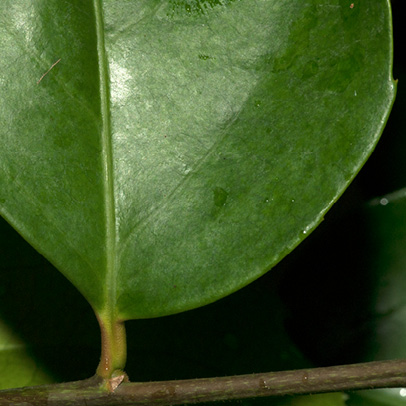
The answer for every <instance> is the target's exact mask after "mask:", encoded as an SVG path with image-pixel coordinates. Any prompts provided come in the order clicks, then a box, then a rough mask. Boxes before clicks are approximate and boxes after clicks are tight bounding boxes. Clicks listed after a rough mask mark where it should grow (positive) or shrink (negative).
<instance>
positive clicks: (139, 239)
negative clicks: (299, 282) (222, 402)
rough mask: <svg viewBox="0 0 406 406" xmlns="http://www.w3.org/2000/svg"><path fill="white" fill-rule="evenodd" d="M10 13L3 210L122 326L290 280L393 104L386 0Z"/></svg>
mask: <svg viewBox="0 0 406 406" xmlns="http://www.w3.org/2000/svg"><path fill="white" fill-rule="evenodd" d="M0 16H1V17H0V18H1V25H0V26H1V28H0V39H1V42H0V43H1V45H0V72H1V73H0V85H1V89H2V97H1V100H0V117H1V121H2V123H3V124H2V127H1V130H0V131H1V132H0V139H1V148H0V151H1V152H0V154H1V155H0V204H1V213H2V215H3V216H4V217H5V218H6V219H7V221H8V222H10V224H12V225H13V227H15V228H16V229H17V230H18V231H19V232H20V233H21V234H22V235H23V236H24V238H26V239H27V240H28V241H29V242H30V243H31V244H32V245H33V246H34V247H35V248H36V249H37V250H38V251H40V252H41V253H42V254H43V255H44V256H46V258H48V259H49V260H50V261H51V262H52V263H53V264H54V265H55V266H56V267H57V268H58V269H59V270H60V271H61V272H62V273H63V274H64V275H65V276H66V277H67V278H68V279H69V280H70V281H71V282H72V283H73V284H74V285H75V286H77V288H78V289H79V290H80V291H81V292H82V294H83V295H84V296H85V297H86V299H87V300H88V301H89V302H90V304H91V305H92V307H93V308H94V309H95V311H96V313H98V314H99V315H100V316H101V317H107V318H112V319H115V320H118V319H120V320H125V319H131V318H145V317H155V316H161V315H165V314H170V313H175V312H180V311H183V310H187V309H190V308H193V307H197V306H201V305H203V304H206V303H209V302H212V301H214V300H216V299H218V298H220V297H223V296H225V295H227V294H229V293H231V292H233V291H235V290H237V289H239V288H241V287H242V286H244V285H246V284H248V283H249V282H251V281H252V280H254V279H256V278H258V277H259V276H260V275H262V274H263V273H264V272H266V271H267V270H268V269H269V268H271V267H272V266H273V265H275V264H276V263H277V262H278V261H279V260H280V259H281V258H282V257H283V256H285V255H286V254H287V253H288V252H289V251H291V250H292V249H293V248H294V247H295V246H296V245H297V244H299V243H300V242H301V241H302V240H303V239H304V238H305V237H306V235H308V234H309V233H310V232H311V231H312V230H313V229H314V228H315V227H316V226H317V225H318V223H319V222H320V221H321V220H322V218H323V215H324V213H325V212H326V211H327V210H328V209H329V207H330V206H331V205H332V204H333V203H334V202H335V201H336V200H337V199H338V197H339V196H340V194H341V193H342V192H343V190H344V189H345V188H346V187H347V185H348V184H349V182H350V181H351V180H352V179H353V177H354V176H355V174H356V173H357V172H358V170H359V169H360V167H361V166H362V164H363V163H364V162H365V160H366V159H367V157H368V156H369V154H370V153H371V152H372V150H373V148H374V146H375V144H376V142H377V140H378V138H379V135H380V133H381V131H382V128H383V126H384V124H385V121H386V118H387V116H388V114H389V110H390V107H391V104H392V102H393V98H394V92H395V85H394V82H393V80H392V78H391V62H392V48H391V47H392V45H391V22H390V11H389V3H388V2H387V1H383V0H382V1H375V2H361V1H359V2H355V3H351V2H350V1H338V0H336V1H333V0H324V1H322V2H320V1H309V2H306V3H301V2H296V1H293V0H290V1H285V2H283V3H280V2H276V1H255V2H253V1H252V2H241V1H231V0H229V1H221V2H220V1H218V2H217V1H216V2H214V1H191V0H189V1H170V0H167V1H151V0H149V1H137V2H128V1H124V0H121V1H120V0H117V1H114V2H111V1H101V0H95V1H93V2H81V1H78V0H70V1H63V2H61V1H60V0H50V1H47V2H46V3H44V2H31V3H30V4H29V5H27V2H26V1H23V0H13V1H10V0H5V1H3V2H1V4H0ZM107 315H108V316H107Z"/></svg>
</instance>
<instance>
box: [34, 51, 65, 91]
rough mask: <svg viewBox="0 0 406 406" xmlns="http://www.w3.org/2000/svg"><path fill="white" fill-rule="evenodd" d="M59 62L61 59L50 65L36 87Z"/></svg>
mask: <svg viewBox="0 0 406 406" xmlns="http://www.w3.org/2000/svg"><path fill="white" fill-rule="evenodd" d="M60 61H61V58H59V59H58V60H57V61H56V62H54V63H53V64H52V65H51V67H50V68H49V69H48V70H47V71H46V72H45V73H44V74H43V75H42V76H41V77H40V78H39V79H38V81H37V85H38V84H39V82H41V80H42V79H44V77H45V76H46V75H48V73H49V72H50V71H51V69H52V68H53V67H54V66H55V65H56V64H57V63H59V62H60Z"/></svg>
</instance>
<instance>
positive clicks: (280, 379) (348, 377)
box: [0, 360, 406, 406]
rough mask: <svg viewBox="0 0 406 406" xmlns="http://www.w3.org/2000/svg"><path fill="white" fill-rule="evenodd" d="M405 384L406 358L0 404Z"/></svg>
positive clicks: (86, 389) (156, 401)
mask: <svg viewBox="0 0 406 406" xmlns="http://www.w3.org/2000/svg"><path fill="white" fill-rule="evenodd" d="M403 386H406V360H394V361H379V362H370V363H364V364H352V365H341V366H333V367H326V368H315V369H302V370H296V371H282V372H269V373H264V374H262V373H260V374H252V375H239V376H231V377H221V378H202V379H191V380H180V381H166V382H146V383H122V384H121V385H119V386H118V388H117V389H116V390H115V392H114V393H109V392H107V391H106V390H105V389H103V387H104V388H105V387H106V385H105V383H104V382H103V381H102V380H101V378H97V377H94V378H91V379H89V380H86V381H79V382H70V383H66V384H55V385H45V386H37V387H31V388H20V389H10V390H5V391H0V405H1V406H3V405H4V406H5V405H15V404H19V403H21V404H29V405H32V406H38V405H41V406H44V405H49V406H57V405H60V406H62V405H63V406H69V405H71V406H79V405H81V406H82V405H87V406H99V405H100V406H101V405H107V406H125V405H147V404H148V405H181V404H187V403H200V402H209V401H219V400H231V399H243V398H252V397H264V396H283V395H303V394H310V393H325V392H337V391H351V390H358V389H376V388H393V387H403ZM24 402H26V403H24Z"/></svg>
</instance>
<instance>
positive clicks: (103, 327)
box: [96, 313, 127, 390]
mask: <svg viewBox="0 0 406 406" xmlns="http://www.w3.org/2000/svg"><path fill="white" fill-rule="evenodd" d="M96 316H97V320H98V321H99V325H100V331H101V341H102V343H101V348H102V351H101V357H100V363H99V366H98V367H97V370H96V375H97V376H99V377H101V378H102V379H104V380H105V381H107V380H111V379H113V378H116V377H117V376H118V375H122V374H123V370H124V367H125V363H126V360H127V342H126V333H125V326H124V322H123V321H118V320H116V319H113V320H112V318H110V317H108V316H107V317H103V316H100V315H98V314H97V313H96ZM114 389H115V388H112V390H114Z"/></svg>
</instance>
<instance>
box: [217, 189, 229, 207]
mask: <svg viewBox="0 0 406 406" xmlns="http://www.w3.org/2000/svg"><path fill="white" fill-rule="evenodd" d="M227 197H228V193H227V192H226V191H225V190H224V189H223V188H221V187H215V188H214V189H213V202H214V205H215V206H217V207H223V206H224V205H225V204H226V201H227Z"/></svg>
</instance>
